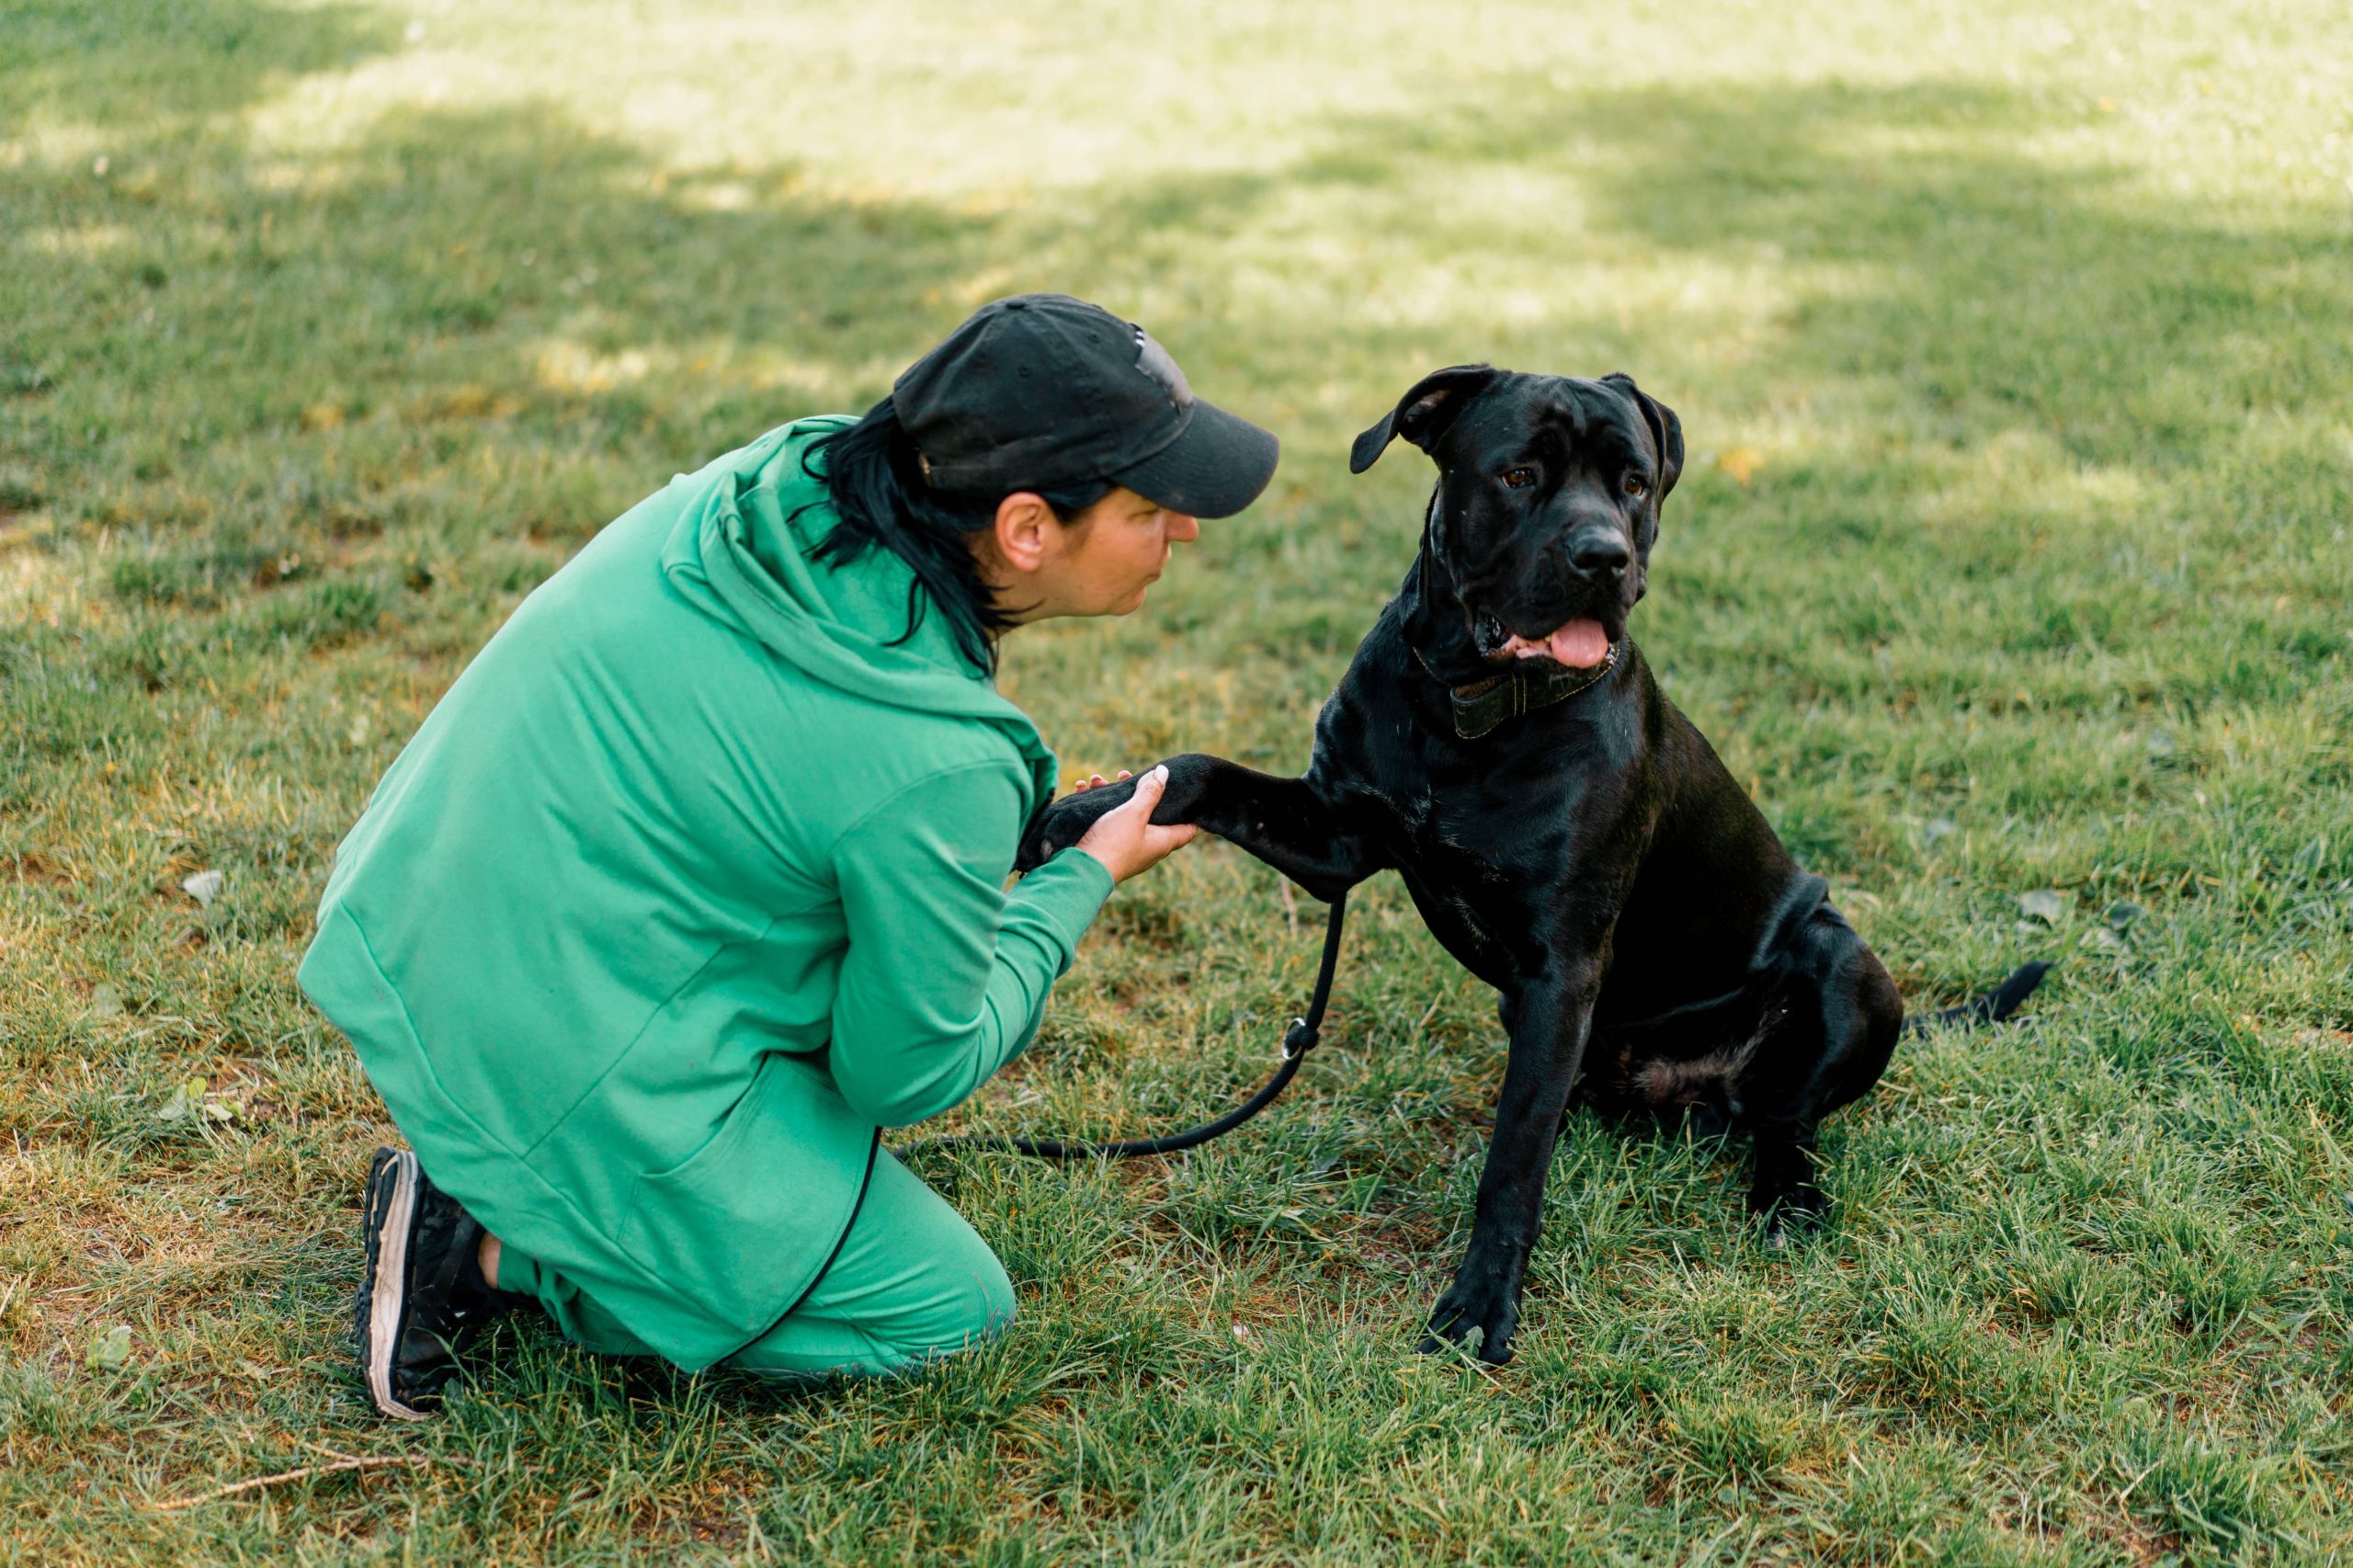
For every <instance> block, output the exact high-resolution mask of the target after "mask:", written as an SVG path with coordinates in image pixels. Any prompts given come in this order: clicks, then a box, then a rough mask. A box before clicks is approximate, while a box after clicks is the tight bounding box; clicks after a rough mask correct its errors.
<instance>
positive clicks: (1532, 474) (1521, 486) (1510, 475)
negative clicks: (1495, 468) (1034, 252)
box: [1504, 468, 1536, 490]
mask: <svg viewBox="0 0 2353 1568" xmlns="http://www.w3.org/2000/svg"><path fill="white" fill-rule="evenodd" d="M1533 483H1536V471H1535V470H1534V469H1532V468H1515V469H1508V470H1506V472H1505V473H1504V488H1505V489H1506V490H1525V489H1527V488H1528V487H1529V485H1531V484H1533Z"/></svg>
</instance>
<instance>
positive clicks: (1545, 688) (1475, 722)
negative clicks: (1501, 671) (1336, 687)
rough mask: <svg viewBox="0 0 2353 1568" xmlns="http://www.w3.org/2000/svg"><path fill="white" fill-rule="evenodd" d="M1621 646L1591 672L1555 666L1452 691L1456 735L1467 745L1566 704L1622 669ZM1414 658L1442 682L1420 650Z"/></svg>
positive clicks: (1611, 648)
mask: <svg viewBox="0 0 2353 1568" xmlns="http://www.w3.org/2000/svg"><path fill="white" fill-rule="evenodd" d="M1619 647H1620V644H1619V643H1617V642H1612V643H1611V644H1609V652H1608V653H1607V654H1606V655H1604V656H1603V658H1602V661H1601V663H1599V664H1597V665H1594V667H1593V668H1591V669H1589V670H1573V669H1569V668H1566V667H1565V666H1563V665H1553V666H1552V668H1551V669H1549V670H1544V671H1540V672H1537V673H1534V674H1530V673H1529V672H1527V671H1523V670H1514V671H1512V672H1511V674H1509V675H1501V676H1488V677H1487V678H1486V679H1484V680H1474V681H1472V683H1471V684H1470V685H1468V686H1456V687H1448V688H1447V695H1448V696H1449V698H1450V699H1452V701H1453V704H1454V733H1456V734H1457V735H1459V736H1461V738H1462V739H1464V740H1466V741H1475V740H1477V739H1478V738H1479V737H1480V736H1481V735H1483V734H1485V733H1487V732H1488V731H1490V730H1492V729H1494V728H1495V726H1496V725H1498V724H1500V723H1502V722H1504V721H1505V720H1506V719H1517V718H1518V717H1520V716H1521V715H1522V714H1526V713H1533V712H1534V711H1535V710H1538V709H1539V708H1550V707H1552V704H1554V703H1556V702H1566V701H1567V700H1568V699H1570V698H1572V697H1574V696H1575V695H1576V694H1577V693H1578V692H1580V691H1583V690H1585V689H1586V687H1589V686H1591V685H1593V684H1594V683H1595V682H1596V681H1597V680H1599V679H1600V678H1601V677H1602V676H1606V675H1608V673H1609V672H1610V671H1611V670H1613V669H1616V668H1617V667H1618V649H1619ZM1414 658H1415V661H1416V662H1417V663H1419V664H1420V665H1421V666H1422V668H1423V669H1424V670H1425V671H1427V673H1428V675H1429V676H1430V678H1431V679H1433V680H1436V679H1438V678H1439V676H1438V672H1437V671H1436V670H1433V669H1431V668H1430V665H1429V661H1428V660H1427V659H1425V658H1423V657H1422V651H1421V650H1420V649H1419V648H1416V649H1415V650H1414Z"/></svg>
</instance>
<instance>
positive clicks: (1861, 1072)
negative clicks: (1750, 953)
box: [1733, 905, 1904, 1246]
mask: <svg viewBox="0 0 2353 1568" xmlns="http://www.w3.org/2000/svg"><path fill="white" fill-rule="evenodd" d="M1796 939H1797V940H1798V941H1799V942H1800V943H1802V951H1801V953H1800V954H1799V956H1798V961H1797V962H1796V963H1795V964H1794V965H1793V967H1792V971H1791V973H1790V979H1789V981H1788V983H1787V985H1786V988H1785V989H1784V990H1783V991H1782V992H1781V993H1780V994H1779V996H1778V997H1777V998H1776V999H1774V1000H1773V1001H1772V1002H1770V1003H1768V1007H1767V1014H1766V1017H1765V1019H1764V1021H1763V1023H1762V1025H1761V1032H1760V1035H1759V1038H1758V1040H1757V1049H1756V1053H1755V1054H1754V1055H1753V1056H1752V1057H1751V1058H1750V1060H1749V1062H1748V1065H1747V1068H1746V1069H1745V1071H1744V1072H1743V1073H1742V1074H1741V1078H1740V1083H1739V1085H1738V1088H1737V1091H1736V1099H1735V1102H1734V1105H1733V1113H1734V1116H1735V1118H1736V1119H1738V1120H1740V1121H1741V1122H1743V1123H1744V1124H1745V1125H1746V1126H1747V1127H1748V1128H1749V1129H1750V1131H1752V1132H1754V1134H1755V1136H1756V1147H1755V1151H1754V1153H1753V1154H1752V1155H1751V1162H1752V1171H1753V1179H1752V1183H1751V1185H1750V1187H1749V1194H1748V1207H1749V1211H1750V1212H1751V1213H1753V1214H1755V1215H1756V1216H1757V1217H1758V1218H1759V1219H1760V1220H1761V1221H1763V1222H1764V1226H1765V1239H1766V1241H1767V1243H1768V1244H1770V1245H1773V1246H1780V1245H1783V1244H1786V1243H1787V1242H1788V1241H1789V1239H1790V1236H1791V1234H1793V1233H1795V1234H1803V1233H1806V1232H1808V1231H1811V1230H1813V1228H1814V1227H1815V1226H1817V1225H1818V1224H1820V1223H1821V1221H1822V1218H1823V1216H1824V1214H1825V1213H1826V1212H1827V1211H1828V1210H1829V1207H1830V1199H1829V1198H1828V1197H1827V1195H1825V1194H1824V1191H1823V1190H1822V1187H1821V1185H1820V1183H1819V1182H1817V1181H1816V1180H1815V1161H1814V1142H1815V1133H1816V1130H1817V1129H1818V1127H1819V1126H1820V1124H1821V1120H1822V1118H1823V1116H1824V1114H1826V1113H1827V1112H1829V1111H1831V1110H1834V1109H1836V1108H1838V1107H1839V1106H1842V1105H1845V1104H1847V1102H1848V1101H1850V1100H1853V1099H1856V1098H1859V1097H1860V1096H1862V1095H1863V1094H1864V1093H1865V1092H1866V1091H1867V1090H1869V1089H1870V1086H1871V1085H1873V1084H1875V1083H1877V1082H1878V1081H1879V1075H1880V1074H1881V1073H1882V1072H1884V1071H1885V1070H1886V1068H1887V1061H1888V1057H1889V1056H1890V1055H1891V1054H1892V1053H1893V1051H1894V1048H1895V1037H1896V1031H1897V1028H1899V1026H1900V1024H1901V1021H1902V1018H1903V1016H1904V1004H1903V1000H1902V998H1901V997H1899V996H1898V995H1897V994H1896V990H1895V983H1894V982H1893V980H1892V979H1890V978H1889V976H1888V973H1887V971H1886V969H1885V968H1883V967H1882V966H1881V963H1880V961H1879V959H1878V958H1877V956H1876V955H1874V954H1873V953H1872V952H1871V950H1870V949H1869V948H1868V947H1866V946H1864V944H1863V940H1862V938H1861V937H1858V936H1857V935H1856V934H1855V931H1854V928H1853V927H1851V926H1848V925H1847V923H1846V921H1845V920H1843V919H1841V918H1840V917H1839V915H1837V913H1836V911H1835V910H1832V909H1830V908H1829V907H1828V906H1827V905H1824V906H1823V907H1822V909H1820V910H1819V911H1817V912H1816V914H1815V915H1814V916H1813V919H1812V920H1811V921H1809V922H1808V924H1807V926H1806V927H1805V929H1804V931H1803V933H1802V935H1800V936H1798V937H1797V938H1796Z"/></svg>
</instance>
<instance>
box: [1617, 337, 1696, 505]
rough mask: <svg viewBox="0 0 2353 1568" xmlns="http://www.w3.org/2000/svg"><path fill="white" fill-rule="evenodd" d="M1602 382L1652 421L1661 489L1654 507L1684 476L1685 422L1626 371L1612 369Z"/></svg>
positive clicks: (1658, 491) (1652, 436)
mask: <svg viewBox="0 0 2353 1568" xmlns="http://www.w3.org/2000/svg"><path fill="white" fill-rule="evenodd" d="M1601 379H1602V380H1603V381H1605V382H1607V383H1608V384H1609V385H1610V386H1613V387H1617V388H1619V389H1620V390H1621V391H1623V392H1625V393H1626V394H1627V395H1628V396H1629V397H1631V398H1632V399H1633V400H1634V406H1635V407H1636V408H1639V409H1641V410H1642V411H1643V419H1644V420H1646V421H1648V422H1649V425H1650V427H1651V439H1652V440H1653V441H1655V442H1656V443H1658V490H1657V492H1656V494H1655V497H1654V504H1655V502H1656V501H1664V500H1665V499H1666V493H1667V492H1668V491H1670V490H1672V489H1674V488H1675V482H1676V481H1677V480H1678V479H1680V478H1682V477H1683V421H1681V420H1680V419H1677V417H1676V416H1675V410H1673V409H1671V408H1669V407H1667V406H1666V404H1665V403H1661V402H1659V400H1658V399H1656V398H1654V397H1653V396H1651V394H1650V393H1648V392H1644V391H1643V389H1642V388H1640V387H1638V386H1636V385H1635V384H1634V378H1633V377H1631V376H1630V375H1628V374H1627V373H1626V372H1625V371H1623V370H1612V371H1610V372H1609V373H1608V375H1606V376H1604V377H1602V378H1601Z"/></svg>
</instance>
